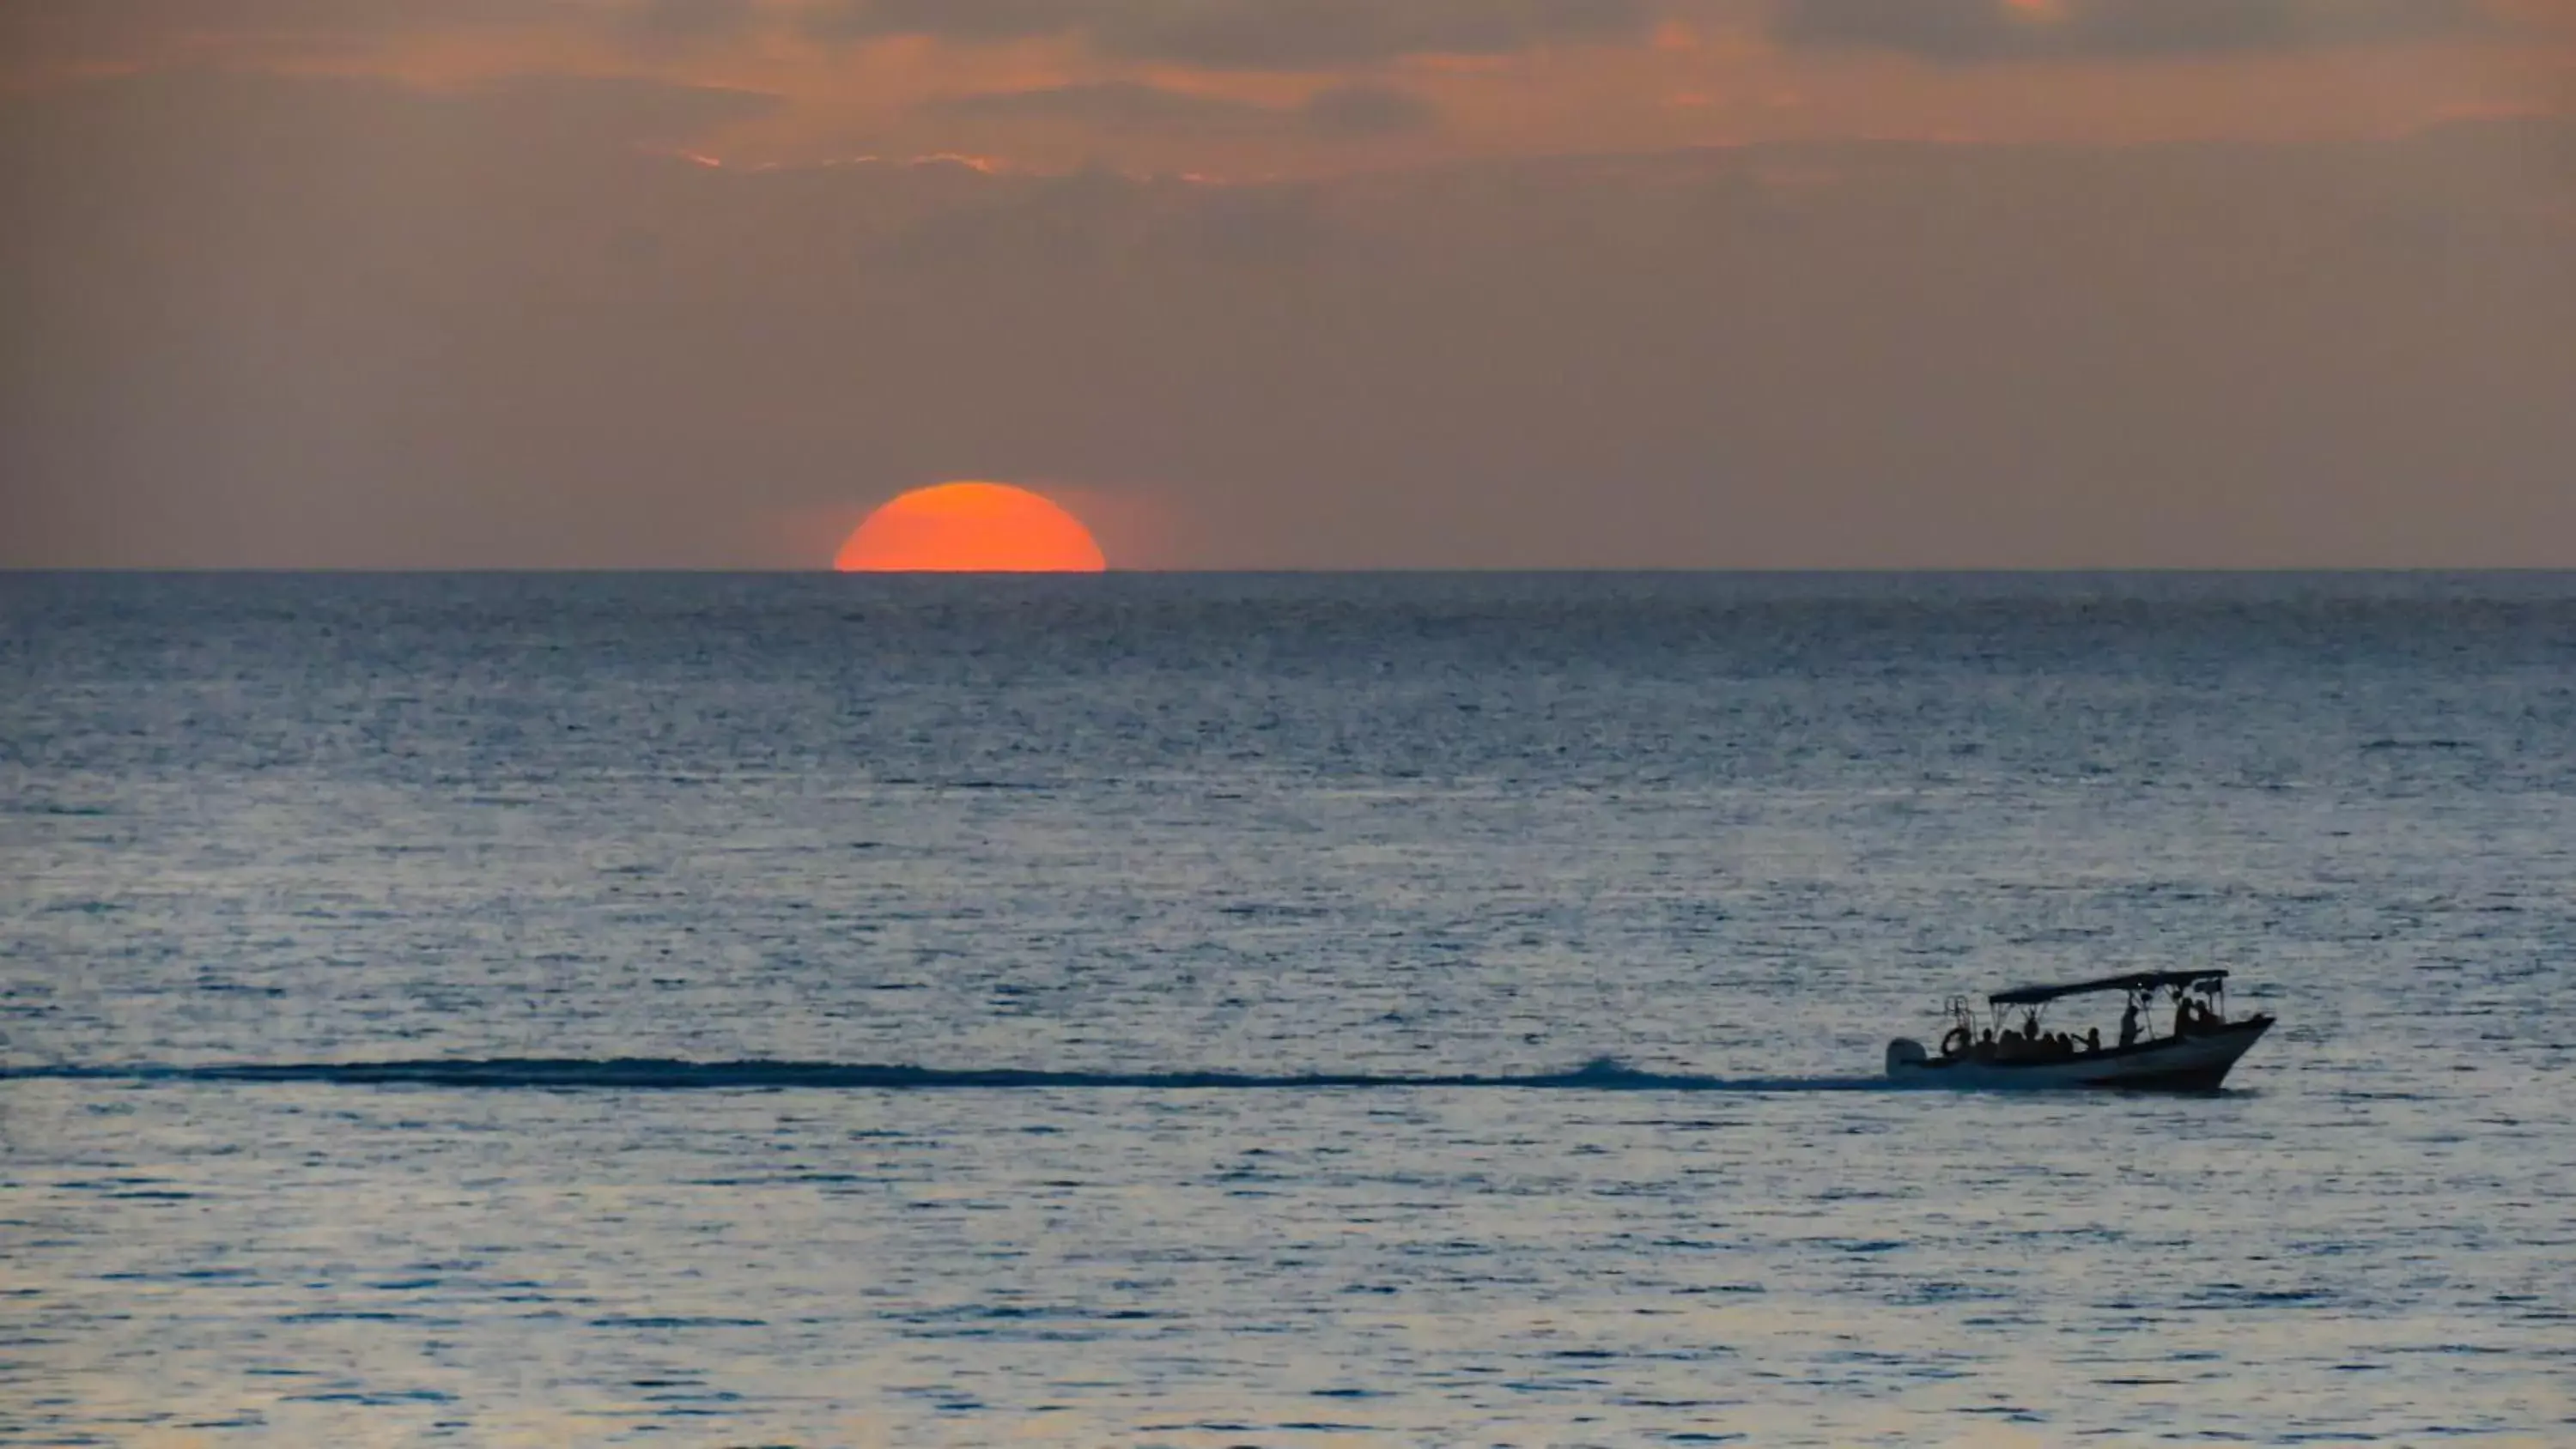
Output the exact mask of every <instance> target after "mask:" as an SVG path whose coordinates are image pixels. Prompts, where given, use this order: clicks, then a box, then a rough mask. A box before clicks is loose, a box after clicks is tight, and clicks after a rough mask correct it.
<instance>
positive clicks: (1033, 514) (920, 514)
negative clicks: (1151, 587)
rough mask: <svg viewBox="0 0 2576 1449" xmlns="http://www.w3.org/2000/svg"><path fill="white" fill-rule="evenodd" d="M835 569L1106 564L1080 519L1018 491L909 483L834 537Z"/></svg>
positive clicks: (1051, 568) (1064, 568)
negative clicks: (837, 546)
mask: <svg viewBox="0 0 2576 1449" xmlns="http://www.w3.org/2000/svg"><path fill="white" fill-rule="evenodd" d="M832 567H834V568H836V569H838V570H840V571H841V572H843V573H987V574H1062V573H1072V574H1096V573H1098V572H1100V571H1101V570H1102V569H1105V568H1107V567H1109V560H1108V559H1107V558H1105V557H1103V556H1102V554H1101V552H1100V545H1099V544H1098V543H1097V542H1095V541H1093V539H1092V537H1091V530H1090V529H1087V528H1085V527H1083V526H1082V520H1081V519H1079V518H1076V517H1074V516H1073V515H1072V514H1070V513H1067V512H1065V511H1064V510H1063V509H1062V508H1060V507H1058V506H1056V505H1055V504H1054V503H1052V502H1050V501H1049V500H1047V499H1045V498H1041V497H1039V496H1038V495H1037V494H1035V493H1031V492H1030V491H1029V490H1027V489H1026V488H1014V487H1012V486H1011V485H1009V484H1007V483H942V484H940V485H938V486H937V487H935V488H915V489H914V490H912V491H911V492H909V493H906V494H904V495H902V496H901V497H898V498H896V499H894V500H893V501H891V502H889V503H887V504H885V505H884V506H883V507H880V508H879V509H877V511H876V512H874V513H871V514H869V515H868V521H867V522H865V523H862V524H860V525H859V526H858V528H857V530H856V531H854V532H853V533H851V535H850V536H849V537H848V538H846V539H844V540H842V542H841V551H840V553H839V554H838V555H837V556H835V557H834V558H833V560H832Z"/></svg>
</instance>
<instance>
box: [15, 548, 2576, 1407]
mask: <svg viewBox="0 0 2576 1449" xmlns="http://www.w3.org/2000/svg"><path fill="white" fill-rule="evenodd" d="M0 851H5V860H0V867H5V869H0V1442H7V1443H12V1444H30V1445H33V1444H48V1445H50V1444H135V1445H196V1444H234V1443H238V1444H375V1443H384V1444H409V1443H432V1442H452V1443H456V1444H465V1445H505V1444H575V1443H578V1444H625V1443H635V1444H661V1445H752V1444H760V1445H799V1446H823V1445H864V1446H873V1445H889V1446H891V1445H902V1446H913V1445H950V1444H954V1445H995V1444H1012V1443H1030V1444H1064V1445H1173V1446H1183V1445H1187V1446H1201V1445H1205V1446H1217V1445H1325V1444H1334V1445H1341V1444H1351V1445H1416V1444H1419V1445H1468V1444H1476V1445H1628V1444H1657V1443H1673V1444H1707V1443H1719V1442H1726V1443H1745V1444H1756V1445H1771V1444H1817V1445H1849V1444H1865V1443H1877V1444H1891V1445H1894V1444H1902V1445H1920V1444H1941V1443H1958V1444H1975V1445H1984V1444H2044V1445H2058V1444H2076V1443H2091V1444H2131V1443H2137V1444H2150V1443H2161V1442H2186V1443H2221V1444H2223V1443H2240V1442H2241V1443H2251V1444H2287V1443H2362V1442H2381V1443H2391V1444H2405V1445H2415V1444H2424V1443H2429V1442H2437V1441H2454V1440H2461V1441H2469V1442H2475V1443H2493V1444H2566V1443H2570V1442H2576V1266H2571V1265H2576V1227H2571V1222H2570V1220H2571V1217H2576V1213H2571V1211H2570V1208H2569V1204H2570V1203H2571V1202H2576V1050H2571V1048H2570V1046H2569V1045H2568V1043H2569V1041H2570V1040H2571V1032H2570V1029H2569V1024H2568V1020H2567V1015H2568V1012H2569V1009H2570V1005H2571V1002H2570V992H2569V987H2570V985H2571V983H2576V964H2571V962H2576V578H2570V577H2565V576H2513V577H2472V578H2442V577H2406V576H2356V577H2236V578H2216V579H2213V578H2192V577H2173V576H2159V577H2135V578H2132V577H2099V578H2087V577H2052V578H1926V577H1907V578H1867V577H1821V578H1735V577H1695V576H1643V577H1573V576H1526V577H1521V576H1485V577H1454V578H1443V577H1400V576H1399V577H1313V578H1233V577H1117V576H1112V577H1109V578H1106V579H1087V580H1069V581H995V580H989V579H988V580H946V581H933V580H899V579H874V580H852V579H831V578H722V577H637V578H620V577H565V576H550V577H403V578H369V577H277V578H258V577H202V576H201V577H166V578H162V577H142V576H116V577H105V576H87V577H69V576H36V575H18V576H0ZM2201 965H2223V966H2227V967H2230V968H2232V969H2233V970H2234V971H2235V972H2236V973H2237V975H2236V978H2235V981H2234V983H2233V992H2232V1000H2233V1004H2234V1005H2235V1006H2236V1007H2238V1008H2239V1009H2245V1008H2249V1007H2255V1008H2260V1009H2263V1010H2267V1011H2270V1012H2273V1013H2275V1014H2277V1015H2278V1016H2279V1018H2280V1021H2281V1024H2280V1025H2279V1026H2278V1027H2277V1028H2275V1030H2274V1031H2273V1033H2272V1034H2271V1035H2270V1036H2269V1037H2268V1038H2266V1039H2265V1040H2264V1041H2263V1042H2262V1043H2261V1044H2260V1045H2259V1046H2258V1047H2257V1048H2256V1049H2255V1050H2254V1052H2253V1053H2252V1054H2251V1055H2250V1056H2248V1057H2247V1058H2246V1060H2245V1061H2244V1063H2243V1064H2242V1065H2241V1066H2240V1067H2239V1068H2238V1070H2237V1073H2236V1075H2235V1076H2234V1077H2233V1078H2231V1080H2230V1082H2229V1085H2228V1089H2227V1090H2226V1091H2225V1092H2223V1093H2221V1094H2217V1095H2214V1096H2201V1097H2188V1098H2172V1097H2154V1096H2124V1095H2055V1094H2037V1093H2023V1094H2009V1093H2007V1094H1961V1093H1940V1092H1921V1091H1890V1090H1884V1089H1883V1088H1882V1085H1881V1083H1880V1082H1879V1081H1878V1075H1879V1071H1880V1065H1881V1058H1882V1052H1883V1049H1884V1047H1885V1044H1886V1041H1887V1039H1888V1038H1889V1037H1890V1036H1893V1035H1896V1034H1899V1033H1903V1034H1907V1035H1916V1036H1925V1035H1928V1034H1930V1032H1931V1031H1932V1030H1933V1029H1934V1028H1933V1024H1932V1022H1931V1019H1930V1018H1931V1013H1932V1012H1933V1010H1934V1009H1936V1008H1937V1007H1938V1006H1939V1004H1940V1002H1941V1001H1942V999H1943V998H1944V997H1947V996H1950V995H1954V994H1971V993H1982V992H1984V991H1986V990H1990V989H1996V988H1999V987H2001V986H2004V985H2007V984H2013V983H2017V982H2022V981H2033V980H2038V981H2045V980H2051V979H2061V978H2070V977H2080V976H2087V975H2094V974H2099V973H2102V972H2106V971H2112V970H2119V969H2126V968H2131V967H2142V968H2143V967H2152V968H2164V967H2179V966H2201ZM2114 1009H2116V1007H2115V1008H2114ZM2096 1019H2100V1020H2107V1019H2103V1018H2087V1017H2086V1016H2084V1015H2083V1014H2082V1012H2081V1010H2080V1009H2079V1010H2078V1011H2076V1012H2074V1013H2070V1014H2068V1015H2067V1016H2065V1017H2063V1018H2061V1020H2062V1022H2063V1023H2064V1024H2069V1025H2075V1026H2078V1027H2079V1028H2080V1026H2081V1025H2084V1024H2086V1023H2087V1022H2088V1020H2096Z"/></svg>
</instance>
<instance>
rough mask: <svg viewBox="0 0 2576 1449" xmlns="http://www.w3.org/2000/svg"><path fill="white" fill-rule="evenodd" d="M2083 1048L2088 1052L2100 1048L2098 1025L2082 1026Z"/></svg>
mask: <svg viewBox="0 0 2576 1449" xmlns="http://www.w3.org/2000/svg"><path fill="white" fill-rule="evenodd" d="M2084 1049H2085V1050H2086V1051H2088V1052H2098V1051H2100V1050H2101V1049H2102V1028H2100V1027H2098V1026H2088V1027H2086V1028H2084Z"/></svg>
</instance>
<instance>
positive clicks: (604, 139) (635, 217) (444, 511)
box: [0, 0, 2576, 568]
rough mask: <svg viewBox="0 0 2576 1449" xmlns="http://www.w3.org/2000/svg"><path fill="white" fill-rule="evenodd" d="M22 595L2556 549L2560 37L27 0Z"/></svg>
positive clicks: (1507, 17)
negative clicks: (1085, 537)
mask: <svg viewBox="0 0 2576 1449" xmlns="http://www.w3.org/2000/svg"><path fill="white" fill-rule="evenodd" d="M0 204H5V206H6V208H7V215H8V216H9V217H10V224H9V226H8V227H6V228H5V229H0V259H5V268H6V277H7V279H8V283H9V293H8V309H9V322H8V325H7V328H6V330H5V332H4V333H0V564H7V565H20V566H25V565H38V566H56V565H68V566H85V565H144V566H219V567H220V566H270V567H305V566H313V567H380V566H381V567H423V566H429V567H443V566H467V567H494V566H501V567H515V566H532V567H541V566H581V567H603V566H605V567H624V566H635V567H659V566H681V567H806V568H819V567H823V566H826V565H827V564H828V563H829V561H830V559H831V556H832V552H833V549H834V547H835V545H836V544H837V543H838V541H839V540H840V539H841V537H842V536H843V535H844V534H846V533H847V532H848V530H849V528H850V526H851V525H852V524H853V523H854V522H855V521H856V520H857V519H858V518H859V517H860V516H862V515H863V514H864V513H865V512H866V511H867V509H868V508H869V507H870V506H871V505H873V504H875V503H878V502H881V501H883V500H884V499H886V498H889V497H891V496H893V495H894V494H896V493H898V492H901V491H903V490H904V489H907V488H911V487H916V486H919V485H922V484H926V483H932V482H937V481H939V480H941V479H945V478H993V479H1004V480H1008V481H1011V482H1015V483H1020V484H1025V485H1028V486H1032V487H1037V488H1040V489H1043V490H1044V491H1045V492H1047V493H1048V494H1050V495H1051V496H1054V497H1056V498H1059V499H1061V500H1064V501H1065V502H1067V503H1069V504H1070V505H1072V506H1073V507H1074V508H1075V510H1076V511H1077V512H1079V513H1080V514H1081V515H1082V516H1083V517H1084V518H1085V519H1086V520H1087V521H1089V522H1090V523H1091V524H1092V525H1093V527H1094V530H1095V532H1097V533H1098V534H1099V535H1100V538H1101V541H1102V543H1103V544H1104V546H1105V547H1106V548H1107V550H1108V553H1109V555H1110V557H1111V559H1112V561H1113V563H1115V564H1119V565H1123V566H1131V567H1136V566H1142V567H1315V568H1340V567H1412V566H1427V567H1487V566H1492V567H1554V566H1572V567H1629V566H1658V567H1663V566H1671V567H1710V566H1724V567H1742V566H1753V567H1814V566H1826V567H1834V566H1965V567H1978V566H2007V567H2011V566H2076V567H2082V566H2120V565H2131V566H2203V565H2207V566H2238V565H2258V566H2269V565H2303V566H2336V565H2429V566H2450V565H2541V566H2576V0H445V3H441V0H81V3H77V4H62V5H54V6H24V5H21V6H12V7H9V9H8V11H7V12H6V13H5V14H0Z"/></svg>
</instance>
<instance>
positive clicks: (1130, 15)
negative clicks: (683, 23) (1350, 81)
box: [807, 0, 1652, 70]
mask: <svg viewBox="0 0 2576 1449" xmlns="http://www.w3.org/2000/svg"><path fill="white" fill-rule="evenodd" d="M1651 19H1652V15H1651V13H1650V10H1649V8H1648V6H1647V5H1646V4H1645V3H1644V0H1400V3H1389V0H833V3H828V4H826V5H824V6H822V7H821V8H819V9H817V10H816V11H814V12H812V13H811V14H810V15H809V17H808V19H807V28H808V30H809V32H810V33H812V34H814V35H817V36H820V37H824V38H829V39H838V40H853V39H873V38H876V37H880V36H887V35H933V36H939V37H942V38H944V39H950V40H966V41H990V40H1006V39H1028V38H1038V37H1071V38H1079V39H1082V40H1084V41H1086V42H1087V43H1089V44H1090V45H1092V46H1093V47H1095V48H1096V49H1098V50H1099V51H1101V52H1102V53H1104V54H1107V55H1111V56H1115V57H1118V58H1121V59H1129V60H1152V61H1171V62H1179V63H1182V64H1188V65H1199V66H1207V67H1211V68H1215V69H1232V70H1322V69H1329V68H1332V67H1336V66H1344V65H1364V64H1371V63H1376V62H1381V61H1387V60H1393V59H1397V58H1399V57H1402V56H1408V55H1431V54H1442V55H1504V54H1510V53H1512V52H1515V51H1520V50H1526V49H1530V48H1533V47H1536V46H1542V45H1551V44H1569V43H1572V44H1580V43H1587V42H1603V41H1620V40H1630V39H1635V38H1637V37H1639V36H1641V35H1643V34H1644V33H1645V31H1646V29H1647V27H1648V25H1649V23H1650V21H1651Z"/></svg>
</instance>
